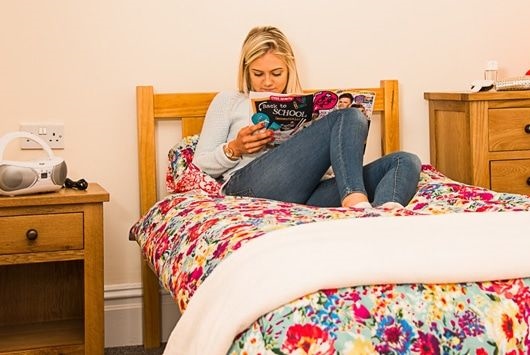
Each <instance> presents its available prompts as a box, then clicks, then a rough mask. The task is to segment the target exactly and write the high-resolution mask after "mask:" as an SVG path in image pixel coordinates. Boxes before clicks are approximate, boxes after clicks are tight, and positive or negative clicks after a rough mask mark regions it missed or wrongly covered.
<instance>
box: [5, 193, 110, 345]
mask: <svg viewBox="0 0 530 355" xmlns="http://www.w3.org/2000/svg"><path fill="white" fill-rule="evenodd" d="M105 201H109V194H108V193H107V191H105V190H104V189H103V188H102V187H101V186H99V185H98V184H94V183H90V184H89V185H88V189H87V190H86V191H77V190H71V189H61V190H60V191H58V192H52V193H44V194H35V195H26V196H18V197H0V353H1V354H11V353H16V354H22V353H23V354H48V353H50V354H90V355H93V354H103V349H104V329H103V325H104V321H103V202H105Z"/></svg>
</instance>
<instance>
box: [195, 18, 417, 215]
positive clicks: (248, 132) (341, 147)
mask: <svg viewBox="0 0 530 355" xmlns="http://www.w3.org/2000/svg"><path fill="white" fill-rule="evenodd" d="M238 81H239V91H233V92H221V93H219V94H218V95H217V96H216V97H215V98H214V100H213V101H212V103H211V105H210V107H209V109H208V112H207V114H206V118H205V122H204V126H203V129H202V132H201V136H200V139H199V142H198V145H197V149H196V152H195V158H194V163H195V164H196V165H197V166H198V167H199V168H201V169H202V170H203V171H204V172H206V173H207V174H209V175H210V176H212V177H214V178H218V179H221V180H222V181H224V184H223V187H222V191H223V192H224V193H225V194H226V195H236V196H253V197H262V198H268V199H274V200H280V201H286V202H295V203H301V204H307V205H312V206H320V207H338V206H343V207H370V206H380V205H384V206H385V207H396V206H404V205H406V204H407V203H408V202H409V201H410V199H411V198H412V197H413V196H414V194H415V192H416V187H417V183H418V180H419V174H420V168H421V163H420V160H419V159H418V157H417V156H416V155H414V154H410V153H407V152H395V153H391V154H388V155H385V156H383V157H381V158H379V159H377V160H375V161H373V162H371V163H370V164H368V165H366V166H363V155H364V144H365V141H366V137H367V135H368V124H367V121H366V119H365V118H364V116H363V115H362V114H361V113H360V111H359V110H358V109H355V108H348V109H341V110H336V111H333V112H331V113H329V114H328V115H326V116H325V117H323V118H321V119H320V120H318V121H316V122H314V123H312V124H311V125H310V126H309V127H306V128H304V129H303V130H301V131H300V132H298V133H297V134H295V135H294V136H293V137H292V138H290V139H289V140H287V141H286V142H284V143H282V144H281V145H279V146H277V147H276V148H273V149H269V148H268V147H267V144H268V143H271V142H272V140H273V133H272V131H270V130H267V129H265V127H264V124H263V123H258V124H255V125H253V124H250V117H249V109H250V101H249V98H248V94H249V92H250V91H257V92H274V93H295V92H302V88H301V86H300V81H299V77H298V71H297V68H296V62H295V57H294V54H293V50H292V48H291V45H290V44H289V41H288V40H287V38H286V37H285V35H284V34H283V33H282V32H281V31H280V30H279V29H277V28H275V27H256V28H254V29H252V30H251V31H250V32H249V33H248V35H247V37H246V39H245V41H244V43H243V47H242V51H241V60H240V64H239V75H238ZM330 166H331V167H332V168H333V172H334V173H335V177H332V178H329V179H323V176H324V174H325V173H326V171H327V170H328V168H329V167H330Z"/></svg>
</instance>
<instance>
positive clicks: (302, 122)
mask: <svg viewBox="0 0 530 355" xmlns="http://www.w3.org/2000/svg"><path fill="white" fill-rule="evenodd" d="M249 97H250V101H251V119H252V123H253V124H256V123H259V122H265V127H266V128H267V129H271V130H273V131H274V143H273V145H274V146H276V145H279V144H281V143H283V142H285V141H286V140H287V139H289V138H290V137H291V136H292V135H294V134H296V133H297V132H299V131H300V130H301V129H303V128H305V127H307V126H308V125H310V124H311V123H312V122H314V121H315V120H318V119H320V118H322V117H324V116H325V115H327V114H328V113H330V112H331V111H334V110H337V109H343V108H348V107H355V108H358V109H359V110H360V111H361V112H362V113H363V114H364V115H365V117H366V119H367V120H368V121H370V120H371V118H372V114H373V108H374V102H375V92H372V91H363V90H348V89H346V90H333V91H332V90H325V91H318V92H315V93H313V94H273V93H263V92H251V93H250V95H249Z"/></svg>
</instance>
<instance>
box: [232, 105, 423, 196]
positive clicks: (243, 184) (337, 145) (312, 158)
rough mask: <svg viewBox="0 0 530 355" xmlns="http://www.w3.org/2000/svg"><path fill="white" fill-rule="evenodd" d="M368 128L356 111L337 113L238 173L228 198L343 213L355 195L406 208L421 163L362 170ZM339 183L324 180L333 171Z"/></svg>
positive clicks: (398, 156) (394, 158) (380, 163)
mask: <svg viewBox="0 0 530 355" xmlns="http://www.w3.org/2000/svg"><path fill="white" fill-rule="evenodd" d="M367 136H368V122H367V120H366V119H365V118H364V116H363V114H362V113H360V111H359V110H357V109H343V110H336V111H333V112H331V113H330V114H328V115H326V116H325V117H323V118H321V119H320V120H318V121H316V122H314V123H313V124H311V125H310V126H309V127H306V128H304V129H303V130H302V131H300V132H298V133H297V134H296V135H294V136H293V137H292V138H290V139H289V140H288V141H286V142H284V143H282V144H281V145H280V146H278V147H276V148H274V149H272V150H270V151H268V152H267V153H265V154H263V155H261V156H260V157H258V158H256V159H255V160H253V161H252V162H250V163H249V164H247V165H246V166H244V167H243V168H241V169H239V170H237V171H235V172H234V174H233V175H232V177H230V179H229V180H228V181H227V183H226V184H225V186H224V188H223V192H224V193H225V194H227V195H234V196H252V197H262V198H267V199H272V200H278V201H285V202H294V203H301V204H307V205H312V206H319V207H339V206H341V201H342V200H343V199H344V198H345V197H346V196H347V195H349V194H351V193H353V192H361V193H364V194H365V195H367V196H368V199H369V201H370V202H371V203H372V205H373V206H379V205H381V204H383V203H385V202H389V201H393V202H398V203H400V204H401V205H403V206H405V205H406V204H407V203H408V202H409V201H410V199H411V198H412V197H413V196H414V194H415V193H416V188H417V184H418V181H419V175H420V169H421V163H420V160H419V158H418V157H417V156H416V155H414V154H410V153H407V152H395V153H391V154H388V155H385V156H383V157H381V158H379V159H377V160H375V161H373V162H371V163H370V164H368V165H366V166H364V167H363V156H364V147H365V142H366V138H367ZM330 166H331V167H332V168H333V172H334V173H335V177H334V178H331V179H328V180H322V176H323V175H324V173H325V172H326V171H327V170H328V168H329V167H330Z"/></svg>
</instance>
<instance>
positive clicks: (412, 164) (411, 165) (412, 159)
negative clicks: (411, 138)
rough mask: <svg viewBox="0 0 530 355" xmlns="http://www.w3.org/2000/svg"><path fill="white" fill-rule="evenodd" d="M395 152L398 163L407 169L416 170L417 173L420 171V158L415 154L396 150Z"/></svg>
mask: <svg viewBox="0 0 530 355" xmlns="http://www.w3.org/2000/svg"><path fill="white" fill-rule="evenodd" d="M396 154H397V155H398V157H399V163H400V165H403V166H404V167H405V168H406V169H408V170H411V171H416V172H417V173H418V174H419V173H420V171H421V160H420V158H419V157H418V156H417V155H416V154H414V153H409V152H404V151H400V152H396Z"/></svg>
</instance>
